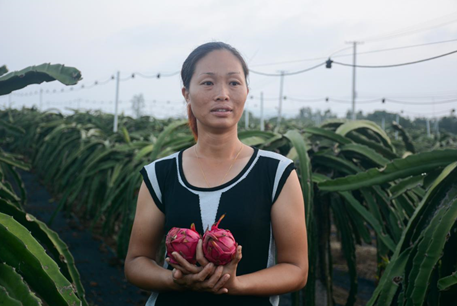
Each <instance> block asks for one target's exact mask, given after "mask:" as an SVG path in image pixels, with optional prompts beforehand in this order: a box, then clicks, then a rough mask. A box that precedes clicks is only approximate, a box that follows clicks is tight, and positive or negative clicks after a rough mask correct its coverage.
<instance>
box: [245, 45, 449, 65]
mask: <svg viewBox="0 0 457 306" xmlns="http://www.w3.org/2000/svg"><path fill="white" fill-rule="evenodd" d="M454 41H457V39H449V40H441V41H434V42H429V43H423V44H416V45H408V46H401V47H394V48H387V49H380V50H371V51H365V52H358V53H357V55H361V54H370V53H377V52H385V51H393V50H401V49H408V48H415V47H422V46H429V45H437V44H444V43H449V42H454ZM349 48H351V47H349ZM346 49H348V48H343V49H340V50H338V51H336V52H333V53H332V54H331V55H330V56H323V57H314V58H305V59H299V60H291V61H282V62H272V63H266V64H257V65H250V66H251V67H260V66H274V65H280V64H293V63H300V62H309V61H316V60H325V59H328V58H329V57H333V58H335V57H346V56H352V53H351V54H340V55H333V54H335V53H338V52H340V51H343V50H346Z"/></svg>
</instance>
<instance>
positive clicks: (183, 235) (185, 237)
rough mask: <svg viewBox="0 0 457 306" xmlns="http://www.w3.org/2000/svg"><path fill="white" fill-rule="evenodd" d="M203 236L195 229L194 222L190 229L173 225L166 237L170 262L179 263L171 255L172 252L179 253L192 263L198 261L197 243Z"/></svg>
mask: <svg viewBox="0 0 457 306" xmlns="http://www.w3.org/2000/svg"><path fill="white" fill-rule="evenodd" d="M200 238H201V236H200V234H199V233H198V232H197V230H196V229H195V224H193V223H192V225H191V226H190V229H188V228H179V227H173V228H172V229H171V230H170V231H169V232H168V234H167V237H166V238H165V245H166V247H167V254H168V257H169V258H170V263H172V264H177V263H178V262H177V261H176V260H175V259H174V258H173V256H171V253H173V252H177V253H179V254H180V255H181V256H182V257H183V258H184V259H185V260H187V261H188V262H190V263H191V264H195V263H196V262H197V259H196V253H197V244H198V240H199V239H200Z"/></svg>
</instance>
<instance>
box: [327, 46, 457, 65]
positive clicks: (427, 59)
mask: <svg viewBox="0 0 457 306" xmlns="http://www.w3.org/2000/svg"><path fill="white" fill-rule="evenodd" d="M454 53H457V50H455V51H452V52H448V53H445V54H441V55H438V56H434V57H430V58H426V59H423V60H418V61H414V62H408V63H401V64H393V65H380V66H368V65H352V64H347V63H340V62H335V61H332V64H337V65H342V66H347V67H356V68H392V67H400V66H406V65H413V64H418V63H422V62H426V61H431V60H434V59H437V58H440V57H444V56H448V55H451V54H454Z"/></svg>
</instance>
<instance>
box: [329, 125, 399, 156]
mask: <svg viewBox="0 0 457 306" xmlns="http://www.w3.org/2000/svg"><path fill="white" fill-rule="evenodd" d="M361 129H366V130H370V131H372V132H374V133H375V134H377V135H379V136H380V137H381V141H382V142H383V143H384V145H385V146H386V147H388V148H390V149H391V151H392V152H395V150H394V148H393V146H392V143H391V142H390V138H389V136H387V134H386V132H384V130H383V129H382V128H381V127H380V126H378V125H377V124H376V123H374V122H373V121H368V120H356V121H348V122H346V123H344V124H342V125H340V126H339V127H338V128H337V129H336V133H337V134H340V135H343V136H346V134H348V133H349V132H352V131H357V130H361Z"/></svg>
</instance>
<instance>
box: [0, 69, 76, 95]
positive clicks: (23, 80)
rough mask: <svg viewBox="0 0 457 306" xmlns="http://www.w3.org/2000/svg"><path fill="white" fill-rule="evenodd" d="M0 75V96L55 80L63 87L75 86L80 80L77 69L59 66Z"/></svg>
mask: <svg viewBox="0 0 457 306" xmlns="http://www.w3.org/2000/svg"><path fill="white" fill-rule="evenodd" d="M1 75H2V74H1V73H0V96H1V95H7V94H9V93H10V92H12V91H14V90H18V89H21V88H24V87H26V86H28V85H30V84H41V83H43V82H52V81H55V80H57V81H59V82H61V83H62V84H65V85H75V84H76V83H78V81H79V80H81V72H80V71H79V70H78V69H76V68H74V67H65V66H64V65H61V64H54V65H51V64H41V65H39V66H30V67H27V68H24V69H22V70H20V71H13V72H10V73H8V74H5V75H3V76H1Z"/></svg>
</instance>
